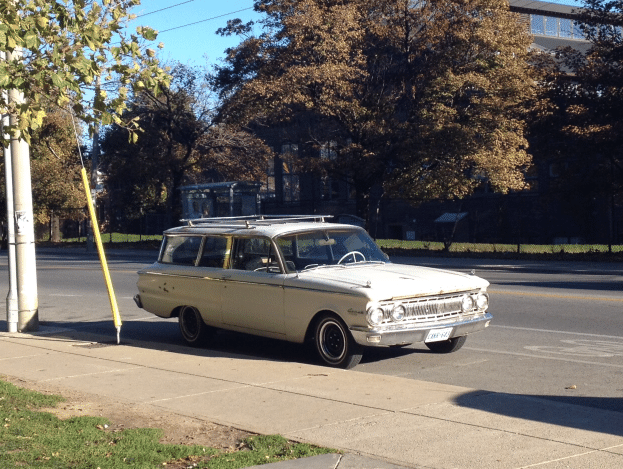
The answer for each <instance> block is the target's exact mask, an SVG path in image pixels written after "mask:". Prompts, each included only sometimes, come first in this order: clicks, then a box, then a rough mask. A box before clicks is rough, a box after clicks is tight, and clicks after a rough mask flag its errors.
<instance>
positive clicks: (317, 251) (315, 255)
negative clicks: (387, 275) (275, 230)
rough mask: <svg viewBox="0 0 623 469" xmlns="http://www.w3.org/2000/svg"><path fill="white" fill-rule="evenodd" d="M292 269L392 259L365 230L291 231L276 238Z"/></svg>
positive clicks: (298, 269)
mask: <svg viewBox="0 0 623 469" xmlns="http://www.w3.org/2000/svg"><path fill="white" fill-rule="evenodd" d="M276 242H277V246H279V249H280V250H281V254H282V256H283V259H284V261H285V263H286V267H287V269H288V271H289V272H300V271H303V270H306V269H311V268H314V267H320V266H327V265H337V264H341V265H345V264H352V263H356V262H389V261H388V257H387V256H386V255H385V254H384V253H383V252H382V251H381V250H380V249H379V247H378V246H377V245H376V243H375V242H374V241H373V240H372V238H370V236H368V234H367V233H366V232H365V231H363V230H358V229H352V230H351V229H335V230H317V231H312V232H305V233H296V234H289V235H284V236H281V237H278V238H277V239H276Z"/></svg>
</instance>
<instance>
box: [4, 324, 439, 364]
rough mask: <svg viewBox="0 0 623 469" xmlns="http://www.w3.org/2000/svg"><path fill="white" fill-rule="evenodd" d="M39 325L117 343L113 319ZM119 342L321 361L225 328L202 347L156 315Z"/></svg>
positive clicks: (378, 356) (304, 349)
mask: <svg viewBox="0 0 623 469" xmlns="http://www.w3.org/2000/svg"><path fill="white" fill-rule="evenodd" d="M40 324H41V326H42V327H41V331H39V332H37V333H34V334H33V335H35V336H36V335H46V336H47V337H55V338H59V339H67V340H77V341H84V342H98V343H101V344H105V345H116V344H117V335H116V334H117V332H116V329H115V328H114V325H113V323H112V320H106V321H93V322H82V323H76V322H68V321H41V323H40ZM0 330H3V331H6V330H7V328H6V321H1V320H0ZM120 343H121V344H122V345H127V346H131V347H141V348H146V349H152V350H168V351H173V352H176V353H182V354H188V355H191V354H192V355H197V356H225V355H226V356H232V357H234V356H239V355H244V357H245V358H247V359H258V360H271V361H283V362H300V363H307V364H315V365H320V364H321V363H320V361H319V359H318V358H317V357H316V354H315V350H313V347H312V346H311V345H310V344H296V343H292V342H286V341H282V340H276V339H269V338H265V337H259V336H254V335H248V334H243V333H239V332H233V331H226V330H218V331H217V332H216V335H215V336H214V337H213V338H212V339H211V340H210V342H209V343H207V344H206V345H204V346H203V347H191V346H188V345H187V344H186V342H184V340H183V339H182V336H181V334H180V332H179V327H178V323H177V319H175V318H172V319H162V318H157V319H155V320H153V321H142V320H140V321H132V320H126V321H124V322H123V325H122V326H121V333H120ZM418 352H423V353H426V351H424V350H421V351H420V350H414V349H406V348H383V349H376V348H372V347H371V348H368V349H367V350H366V351H365V352H364V356H363V361H362V363H371V362H376V361H382V360H386V359H390V358H396V357H400V356H403V355H408V354H411V353H418ZM429 353H430V352H429Z"/></svg>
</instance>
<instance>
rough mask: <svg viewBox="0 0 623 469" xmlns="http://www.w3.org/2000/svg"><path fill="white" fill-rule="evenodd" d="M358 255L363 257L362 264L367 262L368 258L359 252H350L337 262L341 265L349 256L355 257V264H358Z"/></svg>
mask: <svg viewBox="0 0 623 469" xmlns="http://www.w3.org/2000/svg"><path fill="white" fill-rule="evenodd" d="M357 255H360V256H361V259H362V262H365V261H366V256H364V255H363V254H361V253H360V252H359V251H349V252H347V253H346V254H344V255H343V256H342V257H340V260H339V261H337V263H338V264H341V263H342V261H343V260H344V259H346V258H347V257H348V256H353V262H357Z"/></svg>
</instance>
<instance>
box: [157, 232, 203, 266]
mask: <svg viewBox="0 0 623 469" xmlns="http://www.w3.org/2000/svg"><path fill="white" fill-rule="evenodd" d="M200 246H201V236H167V237H166V240H165V245H164V249H163V250H162V257H161V259H160V262H163V263H165V264H178V265H195V262H196V261H197V256H198V255H199V247H200Z"/></svg>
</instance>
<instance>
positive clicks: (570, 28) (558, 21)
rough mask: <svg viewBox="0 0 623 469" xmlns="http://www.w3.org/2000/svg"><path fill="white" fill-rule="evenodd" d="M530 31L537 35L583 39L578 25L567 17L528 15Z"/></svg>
mask: <svg viewBox="0 0 623 469" xmlns="http://www.w3.org/2000/svg"><path fill="white" fill-rule="evenodd" d="M530 32H531V33H532V34H536V35H538V36H552V37H562V38H565V39H584V34H582V30H581V28H580V25H579V24H578V23H576V22H575V21H573V20H570V19H568V18H557V17H555V16H543V15H530Z"/></svg>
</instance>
